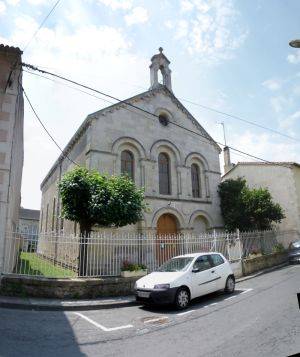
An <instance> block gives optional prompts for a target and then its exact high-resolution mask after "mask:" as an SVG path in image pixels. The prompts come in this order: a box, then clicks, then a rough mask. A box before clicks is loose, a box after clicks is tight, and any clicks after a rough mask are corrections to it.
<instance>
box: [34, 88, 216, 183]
mask: <svg viewBox="0 0 300 357" xmlns="http://www.w3.org/2000/svg"><path fill="white" fill-rule="evenodd" d="M159 92H164V94H166V95H167V96H169V97H170V99H171V100H172V102H173V103H174V104H175V105H176V106H177V108H178V109H180V110H181V111H182V112H183V113H184V114H185V115H186V116H187V117H188V119H189V120H190V121H191V122H192V123H193V124H194V126H195V127H196V128H197V130H198V131H200V133H201V136H203V137H204V138H206V139H207V140H209V141H210V142H211V143H212V144H213V145H214V146H215V147H216V148H217V150H218V151H219V152H221V148H220V146H219V145H218V144H217V143H216V142H215V140H214V139H213V138H212V137H211V136H210V135H209V134H208V132H207V131H206V130H205V129H204V128H203V127H202V126H201V125H200V123H199V122H198V121H197V120H196V119H195V117H194V116H193V115H192V114H191V113H190V112H189V111H188V110H187V109H186V108H185V106H184V105H183V104H182V103H181V102H180V101H179V100H178V99H177V98H176V97H175V95H174V94H173V93H172V92H171V91H170V90H169V89H168V88H167V87H166V86H165V85H162V84H160V85H159V86H158V87H156V88H154V89H149V90H147V91H145V92H143V93H140V94H137V95H135V96H133V97H130V98H128V99H125V100H123V101H120V102H117V103H115V104H112V105H110V106H108V107H105V108H102V109H100V110H98V111H96V112H94V113H91V114H89V115H88V116H87V117H86V119H85V120H84V121H83V123H82V124H81V125H80V127H79V128H78V130H77V131H76V132H75V134H74V135H73V136H72V138H71V140H70V141H69V143H68V144H67V145H66V147H65V148H64V150H63V152H62V153H61V154H60V156H59V157H58V159H57V160H56V161H55V163H54V164H53V166H52V167H51V169H50V170H49V172H48V173H47V175H46V176H45V178H44V180H43V181H42V183H41V186H40V187H41V188H42V187H43V186H44V184H45V183H46V182H47V180H48V178H49V177H50V176H51V174H52V173H53V171H54V170H55V169H56V167H57V166H58V165H59V163H60V162H61V161H62V160H63V159H64V158H65V157H66V155H68V153H69V152H70V151H71V150H72V148H73V146H74V145H75V143H76V142H77V141H78V140H79V139H80V137H81V136H82V135H83V133H84V132H85V131H86V130H87V128H88V127H89V125H90V123H91V121H92V120H93V119H95V117H96V116H98V115H99V114H101V115H105V113H106V112H112V111H114V110H117V109H119V108H125V107H127V106H128V104H127V103H130V104H132V105H133V106H134V107H133V108H132V109H136V110H139V108H138V106H137V105H136V104H134V103H135V102H136V101H138V100H141V99H143V98H145V97H147V96H150V95H155V94H156V93H159ZM135 107H136V108H135ZM140 109H141V111H143V108H140Z"/></svg>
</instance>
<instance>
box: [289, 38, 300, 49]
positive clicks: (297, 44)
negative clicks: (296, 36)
mask: <svg viewBox="0 0 300 357" xmlns="http://www.w3.org/2000/svg"><path fill="white" fill-rule="evenodd" d="M289 45H290V46H291V47H295V48H300V40H293V41H291V42H290V43H289Z"/></svg>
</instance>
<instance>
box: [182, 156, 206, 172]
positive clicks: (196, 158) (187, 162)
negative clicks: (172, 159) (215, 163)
mask: <svg viewBox="0 0 300 357" xmlns="http://www.w3.org/2000/svg"><path fill="white" fill-rule="evenodd" d="M197 161H198V162H200V163H202V165H203V167H204V168H205V170H206V171H209V165H208V162H207V160H206V158H205V157H204V156H203V155H202V154H200V153H198V152H191V153H190V154H188V156H187V157H186V158H185V162H184V164H185V166H191V165H192V163H193V162H195V163H196V162H197Z"/></svg>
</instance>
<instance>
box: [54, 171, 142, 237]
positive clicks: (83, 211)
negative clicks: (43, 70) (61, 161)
mask: <svg viewBox="0 0 300 357" xmlns="http://www.w3.org/2000/svg"><path fill="white" fill-rule="evenodd" d="M59 192H60V196H61V200H62V215H63V217H64V218H66V219H68V220H70V221H75V222H79V225H80V230H81V233H82V234H86V233H89V231H90V230H91V228H92V226H93V225H96V224H97V225H100V226H105V227H111V226H114V227H121V226H125V225H127V224H133V223H136V222H137V221H139V220H140V219H141V218H142V210H143V208H144V203H143V200H144V194H143V190H140V189H137V188H136V186H135V184H134V183H133V182H132V181H131V180H130V179H129V178H127V177H125V176H105V175H101V174H100V173H99V172H97V171H88V170H87V169H85V168H82V167H80V168H76V169H74V170H73V171H69V172H67V173H66V174H65V175H64V176H63V178H62V180H61V182H60V183H59Z"/></svg>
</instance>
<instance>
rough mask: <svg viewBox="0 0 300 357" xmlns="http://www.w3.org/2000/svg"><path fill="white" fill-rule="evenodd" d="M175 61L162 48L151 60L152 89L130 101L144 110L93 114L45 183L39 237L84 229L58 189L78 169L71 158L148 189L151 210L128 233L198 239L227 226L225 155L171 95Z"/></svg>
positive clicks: (119, 107) (123, 107)
mask: <svg viewBox="0 0 300 357" xmlns="http://www.w3.org/2000/svg"><path fill="white" fill-rule="evenodd" d="M169 64H170V62H169V60H168V59H167V57H166V56H165V55H164V54H163V52H162V49H160V52H159V53H158V54H156V55H154V56H153V57H152V58H151V65H150V80H151V87H150V89H149V90H148V91H146V92H144V93H141V94H138V95H136V96H134V97H132V98H129V99H126V102H127V103H130V104H133V105H134V106H136V107H139V108H141V110H139V109H136V108H134V107H132V106H129V105H127V104H124V103H122V102H119V103H116V104H114V105H111V106H109V107H107V108H104V109H101V110H99V111H97V112H95V113H92V114H90V115H88V116H87V118H86V119H85V121H84V122H83V123H82V125H81V126H80V128H79V129H78V130H77V132H76V133H75V134H74V136H73V138H72V139H71V141H70V142H69V143H68V145H67V146H66V148H65V149H64V151H63V153H62V154H61V155H60V157H59V158H58V159H57V161H56V162H55V164H54V165H53V166H52V168H51V169H50V171H49V173H48V174H47V175H46V177H45V179H44V180H43V182H42V184H41V190H42V203H41V216H40V229H41V232H49V231H59V230H60V229H62V228H64V232H66V233H76V232H78V225H76V224H74V222H68V221H63V220H62V219H61V218H60V211H61V203H60V198H59V195H58V188H57V184H58V182H59V180H60V179H61V177H62V175H63V174H64V173H65V172H66V171H68V170H70V169H72V168H73V167H74V164H73V163H72V162H71V161H70V160H69V159H68V158H67V157H66V155H67V156H68V157H69V158H70V159H72V160H74V161H76V162H77V163H79V164H80V165H83V166H86V167H87V168H89V169H97V170H99V171H100V172H101V173H108V174H111V175H121V174H128V175H129V176H130V177H131V178H132V180H134V182H135V183H136V185H137V186H139V187H144V188H145V200H146V202H147V203H148V205H149V209H148V210H147V212H144V217H143V220H142V221H141V222H139V223H137V224H136V225H134V226H127V227H124V228H123V230H126V231H129V230H130V231H134V232H153V233H156V232H159V233H164V234H167V233H180V232H194V233H196V234H199V233H202V232H206V231H209V230H210V231H211V230H213V229H220V228H222V226H223V221H222V217H221V212H220V201H219V197H218V193H217V188H218V185H219V183H220V181H221V174H220V164H219V154H220V152H221V150H220V147H219V146H218V145H217V144H216V142H215V141H214V140H213V139H212V138H211V136H210V135H209V134H208V133H207V132H206V131H205V130H204V128H203V127H202V126H201V124H200V123H199V122H198V121H197V120H196V119H195V118H194V117H193V116H192V114H191V113H189V111H188V110H187V109H186V108H185V107H184V106H183V105H182V104H181V102H180V101H179V100H178V99H177V98H176V97H175V95H174V94H173V91H172V84H171V70H170V68H169ZM159 71H161V74H162V77H163V84H160V83H159V82H158V72H159ZM148 112H149V113H153V114H155V115H156V116H157V117H156V116H153V115H151V114H148ZM171 122H174V123H175V124H176V125H174V124H172V123H171ZM177 125H180V126H183V127H185V128H187V129H188V130H190V131H187V130H184V129H182V128H180V127H179V126H177ZM192 131H195V132H196V133H198V134H200V135H201V136H198V135H195V134H194V133H193V132H192Z"/></svg>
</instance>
